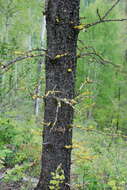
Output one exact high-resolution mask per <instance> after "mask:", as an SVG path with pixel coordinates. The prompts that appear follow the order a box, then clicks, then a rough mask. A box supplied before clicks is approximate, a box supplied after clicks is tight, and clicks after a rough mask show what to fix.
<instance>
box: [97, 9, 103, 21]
mask: <svg viewBox="0 0 127 190" xmlns="http://www.w3.org/2000/svg"><path fill="white" fill-rule="evenodd" d="M97 15H98V17H99V19H100V20H102V18H101V15H100V13H99V9H97Z"/></svg>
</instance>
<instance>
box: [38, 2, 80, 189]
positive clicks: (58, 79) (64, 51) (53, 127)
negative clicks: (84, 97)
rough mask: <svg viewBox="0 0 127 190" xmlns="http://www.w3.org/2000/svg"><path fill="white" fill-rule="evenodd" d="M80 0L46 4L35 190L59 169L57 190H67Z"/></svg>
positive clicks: (45, 186) (43, 184) (46, 182)
mask: <svg viewBox="0 0 127 190" xmlns="http://www.w3.org/2000/svg"><path fill="white" fill-rule="evenodd" d="M79 2H80V0H49V1H48V5H47V8H46V27H47V49H48V52H47V56H46V93H45V94H46V95H45V99H44V100H45V113H44V123H45V124H44V131H43V151H42V171H41V176H40V180H39V183H38V185H37V187H36V190H49V189H50V188H49V186H50V181H51V179H52V175H51V172H55V171H56V169H57V167H58V166H59V165H61V168H62V169H63V171H64V176H65V180H64V182H63V183H61V184H60V190H69V189H70V187H69V183H70V166H71V148H66V147H65V146H67V145H69V146H70V145H72V128H71V126H72V123H73V113H74V110H73V106H72V104H71V103H72V101H71V100H72V99H73V98H74V96H75V92H74V91H75V90H74V89H75V73H76V61H77V60H76V47H77V37H78V30H76V29H74V26H77V25H79Z"/></svg>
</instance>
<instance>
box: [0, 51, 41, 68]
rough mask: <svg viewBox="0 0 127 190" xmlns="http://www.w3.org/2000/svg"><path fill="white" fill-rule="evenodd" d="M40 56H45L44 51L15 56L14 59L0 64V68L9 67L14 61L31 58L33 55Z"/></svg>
mask: <svg viewBox="0 0 127 190" xmlns="http://www.w3.org/2000/svg"><path fill="white" fill-rule="evenodd" d="M42 56H45V53H43V54H38V55H33V54H31V55H25V56H20V57H17V58H15V59H14V60H11V61H9V62H8V63H6V64H2V65H1V66H0V68H1V69H7V68H8V67H10V66H11V65H12V64H14V63H16V62H18V61H22V60H24V59H28V58H33V57H42Z"/></svg>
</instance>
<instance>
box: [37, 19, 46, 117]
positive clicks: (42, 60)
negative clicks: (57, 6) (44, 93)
mask: <svg viewBox="0 0 127 190" xmlns="http://www.w3.org/2000/svg"><path fill="white" fill-rule="evenodd" d="M45 32H46V23H45V16H44V17H43V20H42V27H41V47H42V48H44V46H45ZM43 63H44V58H42V59H41V60H39V61H38V71H37V73H38V81H37V87H36V89H35V94H36V95H37V96H39V95H40V91H41V85H42V79H41V72H42V65H43ZM39 105H40V99H39V98H36V99H35V115H36V117H38V115H39Z"/></svg>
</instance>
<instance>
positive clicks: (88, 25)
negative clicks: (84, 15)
mask: <svg viewBox="0 0 127 190" xmlns="http://www.w3.org/2000/svg"><path fill="white" fill-rule="evenodd" d="M119 21H127V18H121V19H105V20H98V21H96V22H93V23H90V24H86V25H85V27H84V28H90V27H92V26H95V25H97V24H101V23H105V22H119Z"/></svg>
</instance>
